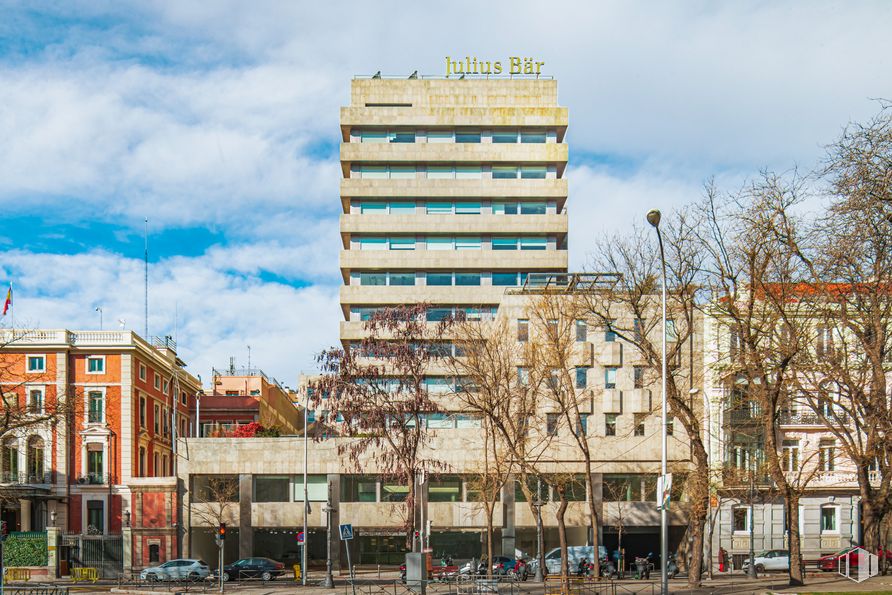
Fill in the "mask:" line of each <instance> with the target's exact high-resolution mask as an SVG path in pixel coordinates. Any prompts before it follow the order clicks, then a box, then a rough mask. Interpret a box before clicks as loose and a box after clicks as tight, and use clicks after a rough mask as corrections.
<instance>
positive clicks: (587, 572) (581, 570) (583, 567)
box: [576, 558, 595, 577]
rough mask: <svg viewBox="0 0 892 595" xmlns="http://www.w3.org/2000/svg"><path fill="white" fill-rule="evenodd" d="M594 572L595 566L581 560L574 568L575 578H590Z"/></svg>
mask: <svg viewBox="0 0 892 595" xmlns="http://www.w3.org/2000/svg"><path fill="white" fill-rule="evenodd" d="M594 571H595V565H594V564H592V563H591V562H589V561H588V560H586V559H585V558H583V559H582V560H580V561H579V564H578V565H577V566H576V576H580V577H587V576H592V574H593V573H594Z"/></svg>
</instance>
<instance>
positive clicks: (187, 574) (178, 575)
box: [139, 558, 211, 581]
mask: <svg viewBox="0 0 892 595" xmlns="http://www.w3.org/2000/svg"><path fill="white" fill-rule="evenodd" d="M210 573H211V572H210V569H209V568H208V565H207V564H205V563H204V561H203V560H191V559H185V558H180V559H177V560H169V561H167V562H165V563H164V564H161V565H159V566H151V567H149V568H146V569H144V570H143V571H142V572H140V573H139V578H140V579H142V580H144V581H203V580H205V579H206V578H207V577H208V576H209V575H210Z"/></svg>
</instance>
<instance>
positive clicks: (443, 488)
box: [427, 475, 462, 502]
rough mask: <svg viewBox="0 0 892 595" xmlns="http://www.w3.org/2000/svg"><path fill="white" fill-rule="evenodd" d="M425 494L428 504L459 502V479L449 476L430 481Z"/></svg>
mask: <svg viewBox="0 0 892 595" xmlns="http://www.w3.org/2000/svg"><path fill="white" fill-rule="evenodd" d="M427 494H428V496H427V499H428V502H461V499H462V497H461V479H459V478H458V477H455V476H449V475H446V476H441V477H439V478H436V479H432V480H431V482H430V485H429V486H428V492H427Z"/></svg>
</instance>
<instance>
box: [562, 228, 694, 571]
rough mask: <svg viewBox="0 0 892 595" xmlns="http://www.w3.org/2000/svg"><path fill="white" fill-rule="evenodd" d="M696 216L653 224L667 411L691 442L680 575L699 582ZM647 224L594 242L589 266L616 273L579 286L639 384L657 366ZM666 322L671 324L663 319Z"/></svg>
mask: <svg viewBox="0 0 892 595" xmlns="http://www.w3.org/2000/svg"><path fill="white" fill-rule="evenodd" d="M696 225H697V222H696V221H692V220H689V219H688V218H687V217H686V216H684V215H681V214H678V215H664V217H663V223H661V229H662V230H663V240H664V247H665V255H666V269H667V270H666V276H667V305H666V308H667V316H668V320H667V329H666V333H667V338H668V343H667V353H666V358H667V361H668V362H669V364H670V370H669V374H668V376H667V378H666V401H667V405H668V412H667V414H668V416H669V417H671V418H673V419H674V420H677V421H678V422H679V423H680V425H681V427H682V428H683V429H684V431H685V435H686V437H687V440H688V442H689V443H690V446H691V456H692V459H693V465H692V469H691V472H690V475H689V476H688V478H687V481H686V489H687V495H688V502H689V507H690V508H689V533H690V537H691V542H692V543H691V550H692V556H691V560H690V564H689V571H688V583H689V585H691V586H692V587H693V586H697V585H699V584H700V577H701V569H702V557H701V552H702V551H703V539H704V526H705V523H706V516H707V510H708V505H709V479H710V478H709V458H708V455H707V452H706V448H705V446H704V443H703V422H702V419H703V410H702V407H700V405H699V404H700V400H699V399H697V400H695V399H693V398H692V390H693V389H695V388H698V389H699V387H700V383H701V382H702V378H701V375H700V374H701V370H700V363H699V362H698V361H695V358H694V355H695V349H696V348H695V341H696V340H697V338H698V336H699V335H700V334H701V333H702V322H701V321H702V310H701V308H702V303H703V301H704V296H703V292H702V289H701V286H700V276H701V270H702V252H701V251H700V250H698V249H697V244H698V238H697V235H696ZM658 255H659V249H658V248H657V246H656V241H655V238H654V237H653V234H652V232H648V231H647V230H644V229H642V228H640V227H636V228H635V229H634V231H633V233H632V234H631V235H629V236H626V237H609V238H605V239H604V240H603V241H601V242H599V243H598V245H597V248H596V252H595V254H594V256H593V263H592V264H593V266H594V267H595V269H596V270H601V271H610V272H614V273H617V274H618V276H617V280H616V282H615V283H614V284H610V285H607V286H605V287H602V288H600V289H599V290H598V291H590V292H582V293H579V294H578V295H579V298H580V301H581V307H582V308H584V310H585V312H586V313H587V315H588V318H590V319H592V320H594V321H596V322H597V323H598V324H599V325H601V326H602V327H604V328H606V329H609V330H610V331H611V332H613V333H615V334H616V335H617V336H618V337H619V338H620V339H622V341H623V342H624V343H626V344H628V345H630V346H631V347H632V348H633V355H632V357H634V358H638V361H639V362H640V363H641V366H640V370H641V374H642V377H641V379H640V382H641V385H642V386H651V385H653V384H655V383H656V382H658V381H659V377H660V374H661V370H662V357H663V353H662V347H661V337H662V332H663V329H662V328H661V325H662V320H661V316H660V310H659V309H660V285H659V283H660V266H661V265H660V260H659V256H658ZM670 325H671V326H670Z"/></svg>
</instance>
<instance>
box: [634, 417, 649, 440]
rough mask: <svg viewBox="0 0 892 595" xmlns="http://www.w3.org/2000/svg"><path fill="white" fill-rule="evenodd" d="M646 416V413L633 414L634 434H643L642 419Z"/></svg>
mask: <svg viewBox="0 0 892 595" xmlns="http://www.w3.org/2000/svg"><path fill="white" fill-rule="evenodd" d="M646 417H647V414H646V413H636V414H635V435H636V436H644V419H645V418H646Z"/></svg>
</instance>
